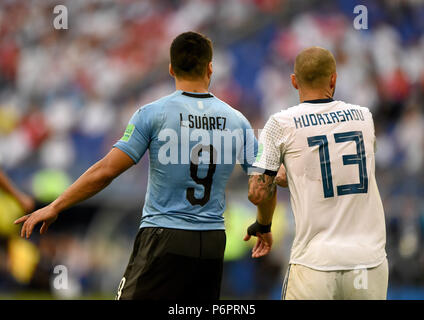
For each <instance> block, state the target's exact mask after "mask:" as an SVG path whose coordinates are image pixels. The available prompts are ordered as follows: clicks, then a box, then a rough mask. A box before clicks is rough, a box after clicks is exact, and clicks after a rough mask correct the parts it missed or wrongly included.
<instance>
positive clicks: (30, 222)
mask: <svg viewBox="0 0 424 320" xmlns="http://www.w3.org/2000/svg"><path fill="white" fill-rule="evenodd" d="M58 215H59V213H58V212H57V211H56V210H54V209H53V208H52V207H51V206H47V207H44V208H42V209H40V210H37V211H35V212H33V213H31V214H27V215H25V216H23V217H21V218H19V219H17V220H16V221H15V222H14V223H15V224H19V223H23V225H22V229H21V237H23V238H24V237H26V238H27V239H28V238H29V237H30V236H31V234H32V231H33V230H34V227H35V226H36V225H37V224H39V223H40V222H42V223H43V224H42V226H41V228H40V234H44V233H46V232H47V229H48V228H49V226H50V225H51V224H52V223H53V222H54V221H55V220H56V219H57V216H58Z"/></svg>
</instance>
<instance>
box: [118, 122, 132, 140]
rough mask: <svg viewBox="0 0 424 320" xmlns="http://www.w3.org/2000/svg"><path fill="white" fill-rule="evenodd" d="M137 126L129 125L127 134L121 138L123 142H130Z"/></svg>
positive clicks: (126, 130)
mask: <svg viewBox="0 0 424 320" xmlns="http://www.w3.org/2000/svg"><path fill="white" fill-rule="evenodd" d="M134 129H135V126H134V125H133V124H129V125H128V126H127V128H126V129H125V133H124V135H123V137H122V138H121V141H125V142H128V140H130V138H131V136H132V134H133V132H134Z"/></svg>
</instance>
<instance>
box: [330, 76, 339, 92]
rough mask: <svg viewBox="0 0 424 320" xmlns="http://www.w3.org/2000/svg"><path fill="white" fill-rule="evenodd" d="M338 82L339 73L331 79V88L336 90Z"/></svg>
mask: <svg viewBox="0 0 424 320" xmlns="http://www.w3.org/2000/svg"><path fill="white" fill-rule="evenodd" d="M336 82H337V72H334V73H333V74H332V75H331V77H330V88H331V89H334V88H335V87H336Z"/></svg>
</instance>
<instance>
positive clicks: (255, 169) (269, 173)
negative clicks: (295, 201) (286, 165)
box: [249, 167, 278, 177]
mask: <svg viewBox="0 0 424 320" xmlns="http://www.w3.org/2000/svg"><path fill="white" fill-rule="evenodd" d="M253 172H256V173H261V174H266V175H267V176H270V177H275V176H276V175H277V172H278V171H273V170H268V169H263V168H259V167H252V168H250V170H249V173H253Z"/></svg>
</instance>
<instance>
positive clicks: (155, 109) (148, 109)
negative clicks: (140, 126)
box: [133, 93, 175, 120]
mask: <svg viewBox="0 0 424 320" xmlns="http://www.w3.org/2000/svg"><path fill="white" fill-rule="evenodd" d="M174 97H175V93H172V94H169V95H167V96H164V97H161V98H159V99H157V100H154V101H152V102H149V103H146V104H143V105H141V106H139V107H138V108H137V110H136V111H135V113H134V116H133V117H134V118H135V120H137V119H140V118H150V119H152V118H156V117H160V116H161V115H163V114H164V108H165V106H166V105H167V104H169V102H170V101H171V100H172V99H173V98H174Z"/></svg>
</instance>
